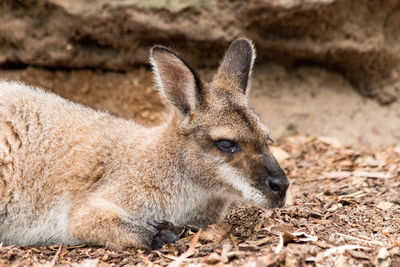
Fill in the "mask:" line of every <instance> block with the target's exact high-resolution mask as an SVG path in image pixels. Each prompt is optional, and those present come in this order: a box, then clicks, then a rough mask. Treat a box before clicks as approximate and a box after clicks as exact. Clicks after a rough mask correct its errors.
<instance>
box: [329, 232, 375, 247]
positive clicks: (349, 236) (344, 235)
mask: <svg viewBox="0 0 400 267" xmlns="http://www.w3.org/2000/svg"><path fill="white" fill-rule="evenodd" d="M336 234H337V235H340V236H343V237H345V238H347V239H351V240H357V241H360V242H364V243H369V244H374V245H378V246H383V243H382V242H380V241H374V240H365V239H361V238H357V237H354V236H351V235H346V234H341V233H336Z"/></svg>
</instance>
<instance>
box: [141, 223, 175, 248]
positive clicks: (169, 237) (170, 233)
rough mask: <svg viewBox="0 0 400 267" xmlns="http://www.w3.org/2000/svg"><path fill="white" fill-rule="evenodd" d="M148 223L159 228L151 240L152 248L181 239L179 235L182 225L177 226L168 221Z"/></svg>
mask: <svg viewBox="0 0 400 267" xmlns="http://www.w3.org/2000/svg"><path fill="white" fill-rule="evenodd" d="M148 224H149V225H151V226H152V227H154V228H155V229H156V230H158V232H157V233H156V234H155V235H154V236H153V240H152V241H151V248H152V249H160V248H162V247H163V246H164V245H165V244H170V243H174V242H175V241H177V240H179V236H178V235H179V234H180V233H181V232H182V228H181V227H177V226H175V225H173V224H172V223H171V222H168V221H153V222H151V223H148Z"/></svg>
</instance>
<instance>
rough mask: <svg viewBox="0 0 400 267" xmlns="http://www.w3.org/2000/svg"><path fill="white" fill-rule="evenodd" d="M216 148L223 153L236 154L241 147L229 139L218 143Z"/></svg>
mask: <svg viewBox="0 0 400 267" xmlns="http://www.w3.org/2000/svg"><path fill="white" fill-rule="evenodd" d="M216 146H217V147H218V149H219V150H221V151H222V152H228V153H236V152H238V151H239V146H238V145H237V144H236V143H235V142H233V141H231V140H227V139H222V140H219V141H217V143H216Z"/></svg>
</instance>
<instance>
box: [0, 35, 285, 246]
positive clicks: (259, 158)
mask: <svg viewBox="0 0 400 267" xmlns="http://www.w3.org/2000/svg"><path fill="white" fill-rule="evenodd" d="M254 57H255V51H254V49H253V45H252V44H251V42H250V41H249V40H247V39H243V38H242V39H238V40H236V41H234V42H233V43H232V44H231V45H230V46H229V48H228V49H227V51H226V52H225V55H224V57H223V60H222V62H221V65H220V67H219V68H218V71H217V74H216V75H215V78H214V80H213V81H212V82H211V83H210V84H203V83H202V82H201V79H200V77H199V76H198V75H197V74H196V72H195V71H194V70H193V69H192V68H191V67H190V65H189V64H188V63H187V62H186V61H184V60H183V59H182V57H181V56H179V55H178V54H177V53H176V52H174V51H172V50H170V49H168V48H166V47H162V46H155V47H154V48H153V49H152V51H151V64H152V66H153V72H154V76H155V80H156V88H157V90H158V92H159V93H160V95H161V96H162V97H163V98H164V99H165V101H167V103H169V104H170V106H171V108H172V113H171V114H172V115H171V116H170V117H169V119H168V120H167V121H166V122H165V123H164V124H162V125H160V126H157V127H154V128H146V127H143V126H140V125H139V124H137V123H135V122H134V121H132V120H127V119H123V118H118V117H115V116H112V115H110V114H108V113H106V112H99V111H95V110H92V109H90V108H88V107H86V106H83V105H80V104H76V103H73V102H71V101H68V100H65V99H63V98H61V97H59V96H56V95H54V94H51V93H47V92H45V91H43V90H42V89H39V88H33V87H30V86H27V85H24V84H21V83H16V82H0V243H1V242H4V243H5V244H7V245H18V244H23V245H34V244H52V243H64V244H77V243H87V244H93V245H98V246H107V247H110V248H118V249H121V248H125V247H137V248H153V249H157V248H159V247H160V246H162V245H164V244H165V243H168V242H174V241H175V240H177V238H178V236H177V235H178V234H179V231H178V230H177V229H178V228H179V227H178V228H177V226H185V225H187V224H194V225H199V226H207V225H209V224H212V223H216V222H219V221H221V220H222V219H223V217H224V215H225V212H226V210H227V207H228V205H229V204H230V200H231V197H232V196H240V197H241V198H242V200H245V201H249V202H252V203H255V204H257V205H261V206H263V207H269V208H274V207H281V206H282V205H283V204H284V202H285V198H286V190H287V187H288V185H289V180H288V178H287V177H286V175H285V173H284V171H283V170H282V169H281V168H280V166H279V164H278V163H277V162H276V160H275V159H274V157H273V156H272V154H271V153H270V152H269V149H268V140H270V138H269V136H268V131H267V127H266V126H265V125H264V124H263V123H262V122H261V121H260V119H259V117H258V116H257V115H256V114H255V113H254V112H253V111H252V110H251V109H250V108H249V106H248V104H247V100H246V97H247V94H248V91H249V90H250V88H249V87H250V86H249V85H250V75H251V69H252V67H253V62H254Z"/></svg>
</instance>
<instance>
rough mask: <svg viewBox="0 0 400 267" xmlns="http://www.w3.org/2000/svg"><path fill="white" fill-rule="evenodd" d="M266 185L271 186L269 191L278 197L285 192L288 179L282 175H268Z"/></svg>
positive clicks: (282, 195)
mask: <svg viewBox="0 0 400 267" xmlns="http://www.w3.org/2000/svg"><path fill="white" fill-rule="evenodd" d="M267 182H268V186H269V188H271V191H272V192H273V193H274V194H276V195H279V196H280V197H284V196H285V194H286V190H287V189H288V187H289V179H288V178H287V177H286V176H284V177H275V176H268V178H267Z"/></svg>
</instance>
